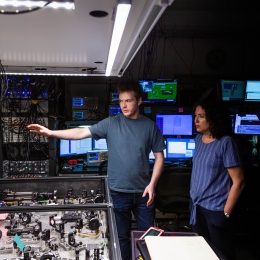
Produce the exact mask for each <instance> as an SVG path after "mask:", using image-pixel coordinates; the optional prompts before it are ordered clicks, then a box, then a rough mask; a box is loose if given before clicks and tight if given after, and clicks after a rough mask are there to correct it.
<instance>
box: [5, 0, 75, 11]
mask: <svg viewBox="0 0 260 260" xmlns="http://www.w3.org/2000/svg"><path fill="white" fill-rule="evenodd" d="M0 8H1V12H2V13H3V14H15V13H25V12H29V11H34V10H38V9H39V8H55V9H75V4H74V0H55V1H51V0H45V1H41V0H0Z"/></svg>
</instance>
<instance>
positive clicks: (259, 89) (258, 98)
mask: <svg viewBox="0 0 260 260" xmlns="http://www.w3.org/2000/svg"><path fill="white" fill-rule="evenodd" d="M245 101H248V102H260V80H247V82H246V90H245Z"/></svg>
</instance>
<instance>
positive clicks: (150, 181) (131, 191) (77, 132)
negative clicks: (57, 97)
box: [28, 80, 165, 260]
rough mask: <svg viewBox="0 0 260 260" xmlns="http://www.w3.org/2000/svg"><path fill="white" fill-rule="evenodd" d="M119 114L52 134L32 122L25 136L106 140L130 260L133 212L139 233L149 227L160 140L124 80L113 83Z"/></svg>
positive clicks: (137, 91) (138, 90) (133, 87)
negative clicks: (31, 134) (150, 154)
mask: <svg viewBox="0 0 260 260" xmlns="http://www.w3.org/2000/svg"><path fill="white" fill-rule="evenodd" d="M118 93H119V104H120V108H121V111H122V113H121V114H119V115H117V116H114V117H108V118H106V119H104V120H102V121H100V122H99V123H97V124H96V125H94V126H92V127H90V128H87V127H86V128H74V129H67V130H56V131H52V130H49V129H47V128H45V127H43V126H40V125H37V124H31V125H29V126H28V129H30V132H33V133H39V134H41V135H44V136H48V137H55V138H62V139H70V140H79V139H83V138H88V137H93V138H94V139H96V140H98V139H101V138H105V139H106V141H107V147H108V151H109V152H108V182H109V187H110V190H111V196H112V200H113V206H114V212H115V218H116V224H117V230H118V237H119V243H120V249H121V254H122V260H131V259H132V256H131V255H132V252H131V237H130V229H131V219H132V213H133V214H134V217H135V219H136V222H137V227H138V230H143V231H145V230H147V229H148V228H149V227H150V226H153V224H154V217H155V205H154V195H155V186H156V184H157V181H158V179H159V177H160V175H161V173H162V170H163V167H164V156H163V150H164V149H165V143H164V139H163V137H162V135H161V133H160V130H159V129H158V127H157V125H156V124H155V122H153V121H152V120H150V119H149V118H147V117H145V116H143V115H141V114H140V111H139V106H140V104H141V103H142V87H141V86H140V85H139V84H138V82H136V81H133V80H128V81H124V82H122V83H120V84H119V85H118ZM151 150H152V151H153V153H154V156H155V163H154V167H153V172H152V173H150V172H149V164H148V161H149V160H148V156H149V153H150V151H151Z"/></svg>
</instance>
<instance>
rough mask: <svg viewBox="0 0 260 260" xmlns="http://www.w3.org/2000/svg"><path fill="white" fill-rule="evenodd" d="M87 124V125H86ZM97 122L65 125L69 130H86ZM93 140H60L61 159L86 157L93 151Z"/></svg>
mask: <svg viewBox="0 0 260 260" xmlns="http://www.w3.org/2000/svg"><path fill="white" fill-rule="evenodd" d="M84 123H85V124H84ZM95 123H97V122H94V121H93V122H81V121H67V122H65V124H66V125H67V127H68V128H85V127H90V126H91V125H94V124H95ZM92 146H93V141H92V138H84V139H82V140H64V139H60V150H59V155H60V157H66V156H67V157H77V156H78V155H86V154H87V151H90V150H92Z"/></svg>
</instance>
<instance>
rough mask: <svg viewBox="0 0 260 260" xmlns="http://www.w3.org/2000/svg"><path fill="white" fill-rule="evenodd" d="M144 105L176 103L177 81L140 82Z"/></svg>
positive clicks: (149, 80)
mask: <svg viewBox="0 0 260 260" xmlns="http://www.w3.org/2000/svg"><path fill="white" fill-rule="evenodd" d="M139 84H140V85H141V86H142V89H143V98H142V100H143V103H163V102H164V103H176V98H177V80H152V79H148V80H139Z"/></svg>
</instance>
